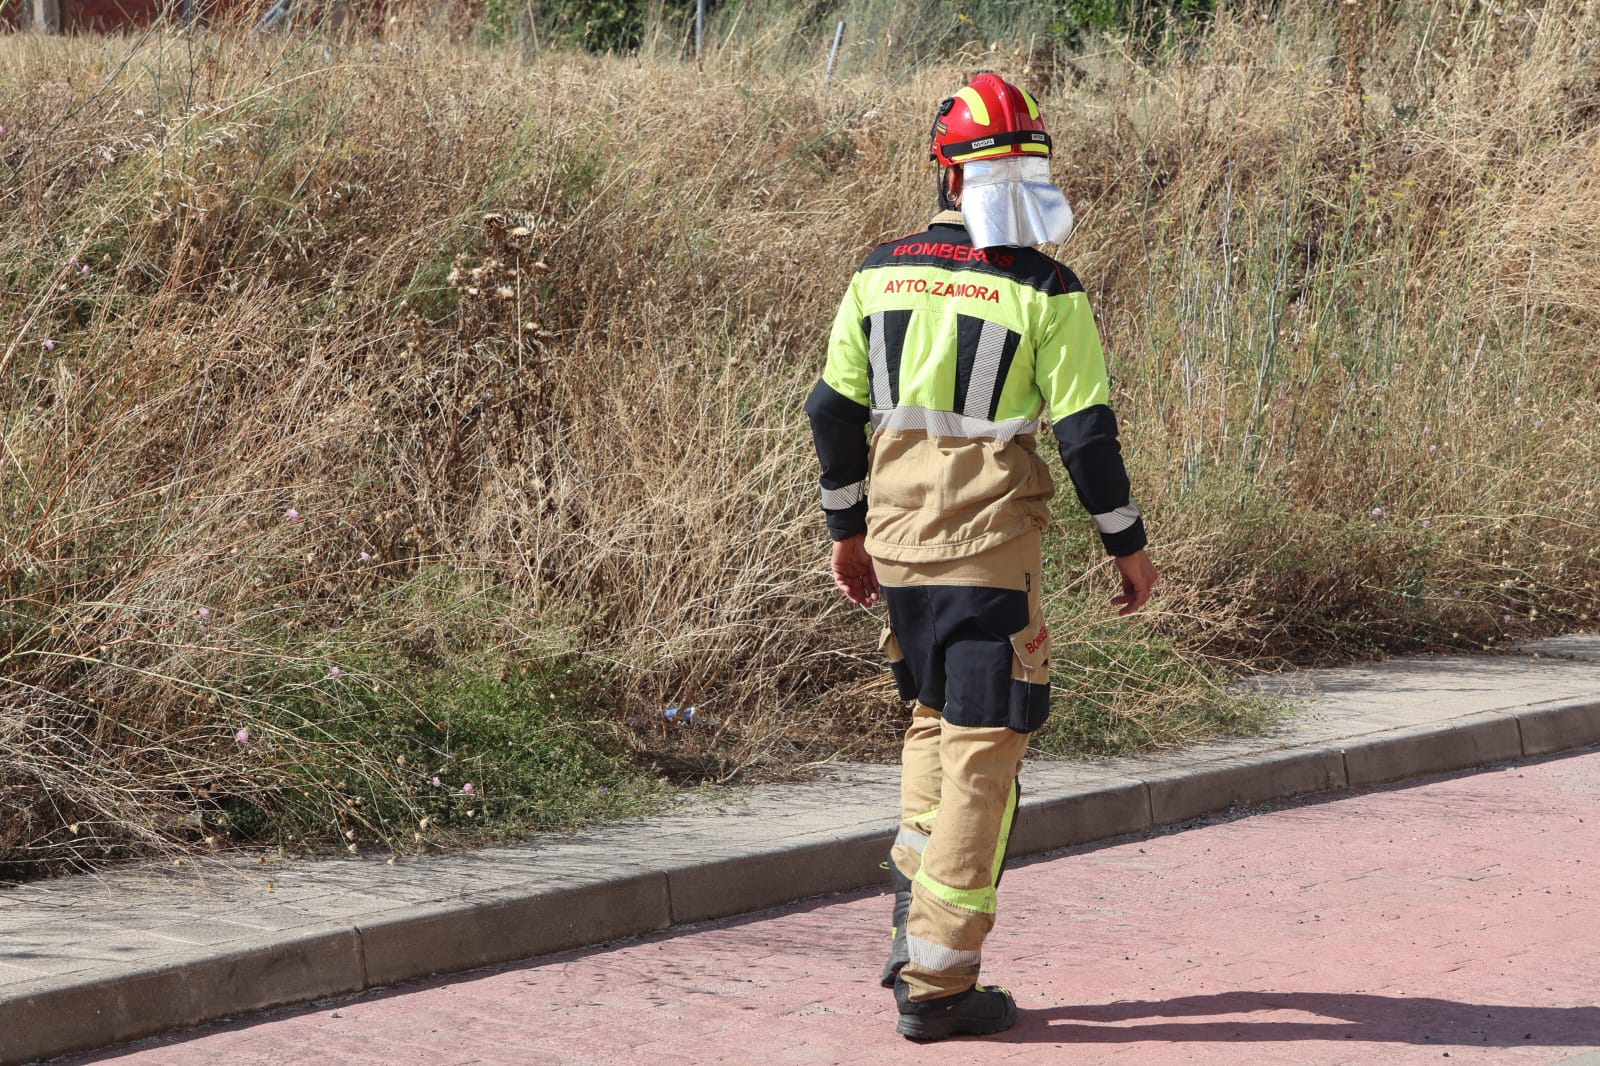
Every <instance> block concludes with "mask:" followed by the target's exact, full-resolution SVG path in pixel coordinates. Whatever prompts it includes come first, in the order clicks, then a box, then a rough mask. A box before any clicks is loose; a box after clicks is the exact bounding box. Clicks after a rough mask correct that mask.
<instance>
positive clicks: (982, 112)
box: [930, 74, 1050, 167]
mask: <svg viewBox="0 0 1600 1066" xmlns="http://www.w3.org/2000/svg"><path fill="white" fill-rule="evenodd" d="M931 139H932V142H933V144H932V151H931V153H930V154H931V156H932V158H933V159H934V160H935V161H937V162H938V163H939V165H941V166H946V167H953V166H955V165H956V164H957V163H970V162H972V161H973V160H975V159H997V158H999V157H1001V156H1008V155H1041V156H1048V155H1049V154H1050V135H1049V134H1048V133H1046V132H1045V131H1044V119H1042V118H1040V117H1039V105H1038V104H1036V103H1034V100H1033V97H1031V96H1029V95H1028V94H1027V93H1025V92H1023V91H1022V90H1021V89H1019V88H1017V87H1016V86H1015V85H1012V84H1011V83H1010V82H1008V81H1006V80H1005V79H1004V78H1002V77H1000V75H998V74H979V75H978V76H977V77H975V78H973V79H972V80H971V81H970V82H968V83H967V85H966V86H965V87H964V88H963V89H961V91H960V92H958V93H956V94H955V95H954V96H952V97H950V98H949V99H948V100H945V101H944V102H943V103H941V104H940V105H939V114H938V115H937V116H935V117H934V120H933V134H932V138H931Z"/></svg>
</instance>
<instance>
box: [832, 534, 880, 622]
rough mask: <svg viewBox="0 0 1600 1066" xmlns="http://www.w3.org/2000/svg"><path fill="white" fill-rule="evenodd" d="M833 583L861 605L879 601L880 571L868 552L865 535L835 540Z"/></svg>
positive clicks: (852, 600)
mask: <svg viewBox="0 0 1600 1066" xmlns="http://www.w3.org/2000/svg"><path fill="white" fill-rule="evenodd" d="M833 583H834V584H835V585H837V586H839V591H840V592H843V593H844V594H845V596H847V597H848V598H849V600H850V602H851V603H853V604H856V605H857V606H859V607H871V606H872V605H873V604H875V603H877V602H878V572H877V571H876V570H874V569H873V568H872V556H870V555H868V554H867V538H866V536H865V535H863V536H859V537H851V538H850V539H849V540H836V541H834V542H833Z"/></svg>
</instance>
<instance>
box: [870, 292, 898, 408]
mask: <svg viewBox="0 0 1600 1066" xmlns="http://www.w3.org/2000/svg"><path fill="white" fill-rule="evenodd" d="M867 318H868V321H870V322H871V323H872V325H871V333H872V336H871V337H870V338H869V339H868V343H867V361H868V362H869V363H870V364H871V366H872V406H874V407H888V406H890V405H891V404H893V403H894V392H893V390H892V389H891V388H890V386H889V342H888V341H887V340H885V339H884V336H883V312H882V311H877V312H874V313H873V314H871V315H868V316H867Z"/></svg>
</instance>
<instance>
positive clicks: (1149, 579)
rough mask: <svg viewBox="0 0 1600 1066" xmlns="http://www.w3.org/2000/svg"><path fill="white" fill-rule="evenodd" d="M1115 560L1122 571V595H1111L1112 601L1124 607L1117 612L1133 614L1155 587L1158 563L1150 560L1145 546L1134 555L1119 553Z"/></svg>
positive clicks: (1143, 603)
mask: <svg viewBox="0 0 1600 1066" xmlns="http://www.w3.org/2000/svg"><path fill="white" fill-rule="evenodd" d="M1115 561H1116V564H1117V569H1118V570H1119V571H1121V573H1122V595H1120V596H1113V597H1111V602H1112V603H1115V604H1119V605H1120V606H1121V607H1122V610H1120V611H1118V612H1117V614H1119V615H1124V614H1132V613H1133V612H1134V611H1137V610H1138V609H1139V608H1141V607H1143V606H1144V605H1145V601H1146V600H1148V599H1149V598H1150V590H1151V589H1153V588H1155V584H1156V580H1157V578H1158V575H1157V574H1156V564H1155V563H1152V562H1151V561H1150V556H1148V555H1146V554H1145V551H1144V549H1143V548H1140V549H1139V550H1138V551H1136V552H1134V553H1133V554H1132V555H1119V556H1117V558H1116V560H1115Z"/></svg>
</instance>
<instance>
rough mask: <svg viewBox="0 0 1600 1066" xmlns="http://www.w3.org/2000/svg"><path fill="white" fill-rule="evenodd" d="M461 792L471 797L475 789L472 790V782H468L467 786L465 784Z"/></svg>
mask: <svg viewBox="0 0 1600 1066" xmlns="http://www.w3.org/2000/svg"><path fill="white" fill-rule="evenodd" d="M461 791H462V792H463V793H464V794H466V795H468V796H470V795H472V792H473V789H472V782H471V781H468V782H467V783H466V784H464V785H462V786H461Z"/></svg>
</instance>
